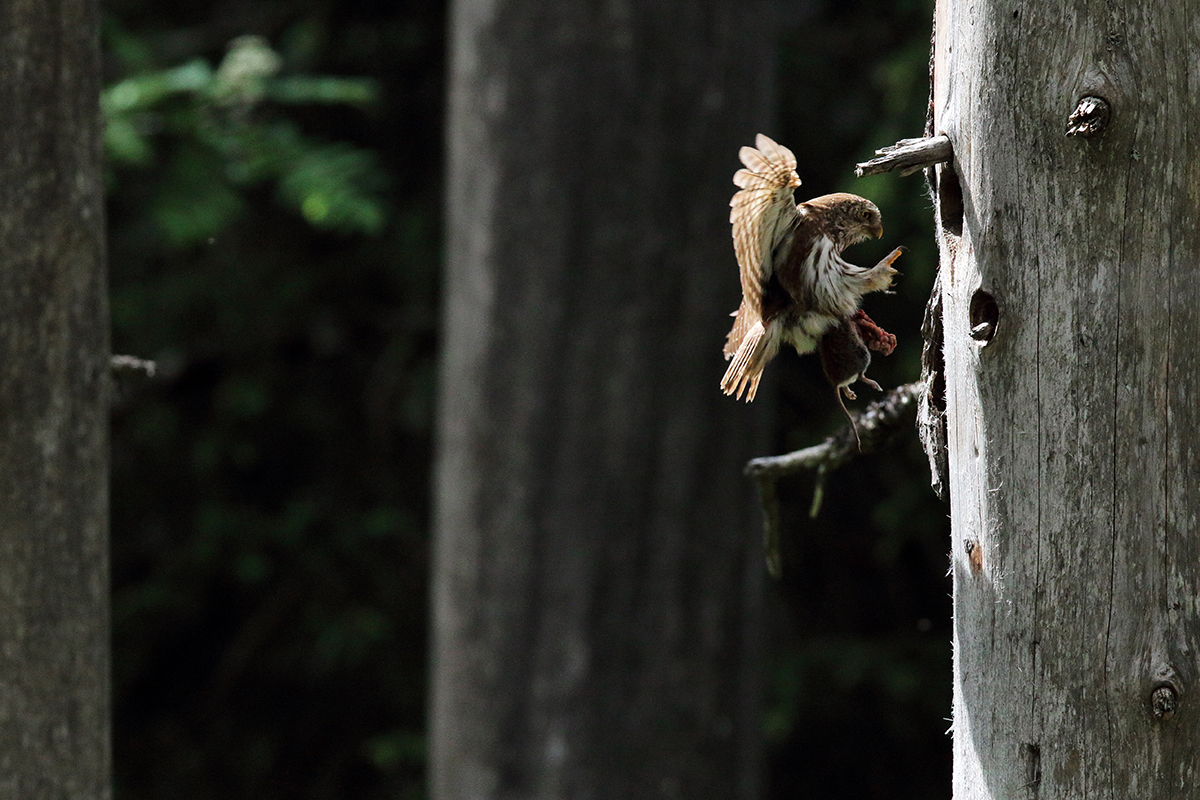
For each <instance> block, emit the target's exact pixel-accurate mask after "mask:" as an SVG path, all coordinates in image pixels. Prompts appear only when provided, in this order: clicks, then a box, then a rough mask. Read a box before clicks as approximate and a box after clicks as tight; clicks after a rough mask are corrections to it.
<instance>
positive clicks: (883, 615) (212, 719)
mask: <svg viewBox="0 0 1200 800" xmlns="http://www.w3.org/2000/svg"><path fill="white" fill-rule="evenodd" d="M778 11H779V20H778V21H779V30H778V35H779V44H778V47H779V50H778V74H777V78H776V81H775V83H776V86H777V88H778V94H779V97H778V109H779V114H778V115H779V124H778V126H777V128H776V129H775V130H772V131H765V132H767V133H770V134H772V135H773V136H774V138H776V139H777V140H778V141H780V142H782V143H784V144H786V145H788V146H789V147H791V148H792V149H793V150H795V151H796V153H797V155H798V159H799V162H800V167H799V172H800V174H801V177H802V179H803V181H804V185H803V186H802V187H801V188H800V190H798V194H799V195H802V196H805V197H808V196H814V195H818V194H823V193H826V192H831V191H837V190H847V191H855V192H857V193H860V194H864V195H867V196H868V197H870V198H872V199H873V200H875V201H876V202H877V203H878V204H879V206H880V208H881V209H882V212H883V217H884V226H885V236H884V239H883V240H882V241H881V242H872V243H870V244H864V245H860V246H857V247H856V248H854V249H852V250H851V251H850V252H849V253H848V256H850V257H851V259H852V260H854V261H855V262H857V263H862V264H870V263H874V262H875V260H877V259H878V258H879V257H881V256H882V255H883V254H884V253H886V252H887V250H888V249H890V248H891V247H892V246H894V245H895V244H899V243H903V244H905V245H906V246H907V247H908V248H909V252H908V254H907V255H906V256H905V257H904V258H903V259H902V260H901V261H900V262H899V264H898V266H899V267H900V269H901V272H902V279H901V280H900V281H899V283H898V285H897V287H896V293H895V294H894V295H891V296H872V297H870V298H868V300H867V304H866V307H867V309H868V310H869V312H870V313H871V315H872V316H873V317H874V318H875V319H876V321H878V322H879V323H880V324H881V325H883V326H884V327H885V328H887V329H888V330H890V331H892V332H893V333H896V334H897V335H898V337H899V339H900V347H899V348H898V350H897V351H896V353H895V354H894V355H892V356H891V357H889V358H887V359H877V362H876V365H875V366H874V368H873V370H872V374H873V376H874V377H875V378H876V379H877V380H879V381H880V382H881V383H882V384H883V385H885V386H893V385H896V384H899V383H903V382H907V381H910V380H915V379H916V377H917V374H918V371H919V364H918V361H919V353H920V340H919V333H918V327H919V324H920V319H921V314H922V309H923V305H924V300H925V298H926V297H927V296H928V291H929V286H930V283H931V281H932V276H933V269H934V264H935V248H934V247H933V241H932V232H931V231H932V224H931V211H930V208H929V202H928V199H927V198H926V197H925V195H924V187H923V185H922V183H921V180H920V178H919V176H912V177H909V178H903V179H902V178H898V177H894V176H884V177H879V178H872V179H865V180H858V181H856V180H855V179H854V178H853V173H852V165H853V163H854V161H856V160H863V159H865V158H866V157H867V156H868V155H870V153H871V151H872V150H873V149H874V148H875V147H879V146H882V145H884V144H888V143H891V142H893V141H895V140H897V139H899V138H903V137H906V136H915V135H919V133H920V132H921V131H922V130H923V128H924V118H925V106H926V98H927V90H928V84H927V60H928V41H929V24H930V23H929V20H930V17H931V7H930V4H928V3H926V2H911V3H905V2H895V3H885V2H882V1H880V2H860V3H835V2H833V1H832V0H828V2H799V3H788V4H784V5H781V6H779V9H778ZM106 12H107V13H106V22H105V33H104V46H105V53H106V74H105V84H106V86H108V87H109V88H108V91H107V92H106V95H105V110H106V113H107V115H108V118H109V123H110V127H109V140H108V152H109V170H108V180H109V190H110V202H109V214H110V242H111V256H110V258H111V266H110V268H111V273H112V281H113V287H112V288H113V295H112V313H113V326H114V350H115V351H116V352H121V353H132V354H136V355H140V356H144V357H150V358H154V359H156V360H157V361H158V363H159V367H160V372H159V377H158V378H156V379H155V380H153V381H150V382H139V381H137V380H129V379H127V380H125V382H124V383H123V384H122V385H121V386H120V387H119V392H118V397H117V399H116V403H115V407H114V415H113V421H114V430H113V479H114V481H113V528H112V539H113V582H114V586H113V591H114V608H113V611H114V614H113V620H114V626H115V632H114V637H115V649H114V681H115V694H114V702H115V757H116V776H117V796H119V797H131V798H134V797H139V798H140V797H145V798H150V797H160V796H167V795H169V796H172V797H180V798H192V797H195V798H199V797H214V796H221V797H231V798H237V797H246V798H251V797H253V798H272V797H278V798H322V797H362V798H375V797H380V798H382V797H409V798H418V797H423V796H425V794H424V792H425V790H424V787H423V780H424V762H425V738H424V730H425V719H424V714H425V696H426V677H425V670H426V664H425V644H426V639H427V623H426V615H427V602H426V597H427V592H428V581H427V572H428V561H427V555H428V534H427V531H428V525H429V493H430V486H429V471H430V463H431V457H432V454H431V445H430V441H431V426H432V413H433V386H434V365H435V363H436V354H437V346H438V342H437V336H436V331H437V321H438V301H439V298H438V286H439V268H440V263H441V254H440V247H441V243H440V235H441V234H440V225H441V222H440V213H441V202H442V199H441V198H442V196H441V181H442V168H443V167H442V149H443V148H442V141H443V136H444V131H443V125H442V119H443V116H442V115H443V107H444V92H443V87H444V70H445V66H446V65H445V46H444V40H445V14H446V8H445V5H444V4H443V3H439V2H412V3H406V4H403V5H402V6H401V7H400V8H399V9H398V8H397V7H396V5H395V4H385V3H371V2H340V3H331V2H324V3H322V2H301V1H299V0H295V1H292V2H274V3H273V2H266V3H263V2H255V3H251V2H226V3H217V4H214V3H199V2H196V3H189V2H177V3H174V4H170V5H165V4H161V3H149V2H134V1H133V0H130V1H129V2H110V3H107V4H106ZM247 35H256V36H259V37H261V38H260V39H247V38H239V37H245V36H247ZM231 43H232V46H231ZM746 143H747V144H749V143H750V142H749V141H747V142H746ZM728 162H729V163H728V170H727V171H728V174H729V177H732V174H733V172H734V171H735V170H736V169H737V167H738V164H737V160H736V153H735V152H731V153H729V158H728ZM725 189H727V190H728V191H729V193H730V194H732V191H733V186H732V183H730V184H729V185H728V186H726V187H725ZM728 256H729V259H728V260H729V269H730V270H731V271H733V270H735V269H736V264H735V262H734V260H733V252H732V245H730V247H729V253H728ZM737 300H738V298H737V297H736V296H733V295H731V296H730V298H729V301H728V305H729V309H730V310H733V308H734V307H735V306H736V304H737ZM721 324H722V325H724V324H725V323H724V322H722V323H721ZM721 343H722V342H721V340H720V338H719V337H718V338H717V339H716V340H714V342H713V343H712V354H713V359H714V361H716V362H718V363H719V362H720V355H719V353H720V348H721ZM716 371H717V372H718V373H719V371H720V368H719V367H718V368H717V370H716ZM771 371H774V372H775V373H776V376H777V377H776V382H775V384H774V388H775V391H777V393H778V401H777V403H776V408H777V420H776V422H775V431H776V433H775V441H774V446H773V452H782V451H783V450H785V449H789V448H794V447H799V446H804V445H807V444H811V443H814V442H816V441H819V440H820V438H821V437H822V436H824V435H825V434H827V433H828V432H830V431H831V430H833V429H834V428H836V427H837V426H838V425H840V424H841V421H840V412H839V411H838V410H837V406H836V403H835V402H834V400H833V395H832V390H830V389H829V387H828V386H827V385H826V384H825V383H824V380H823V378H822V377H821V375H820V369H819V367H818V366H817V364H816V362H815V360H814V359H800V358H797V357H795V356H794V354H784V355H783V356H781V357H780V358H779V359H777V361H776V362H775V363H774V364H773V365H772V367H771ZM770 388H771V387H770V386H765V387H764V391H765V390H769V389H770ZM713 390H714V391H717V387H716V385H715V384H714V386H713ZM869 394H870V393H869V391H864V392H863V393H861V394H860V398H862V399H860V404H861V403H862V401H863V400H866V399H869V397H868V395H869ZM731 402H732V401H731ZM769 408H770V406H769V405H766V404H764V409H769ZM927 485H928V474H927V468H926V467H925V465H924V457H923V455H922V454H921V453H920V449H919V446H918V445H917V442H916V437H915V434H913V435H911V436H909V437H908V438H907V439H905V440H903V441H902V442H900V443H899V444H898V445H897V447H896V448H895V449H894V450H892V451H889V452H887V453H883V454H880V455H877V456H873V457H871V458H870V459H864V460H863V461H862V462H860V463H855V464H852V465H850V466H849V467H847V468H845V469H843V470H842V471H841V472H839V473H837V474H835V475H833V476H831V478H830V480H829V483H828V486H827V489H826V497H825V502H824V507H823V510H822V512H821V515H820V516H819V518H818V519H816V520H809V519H808V518H807V506H808V501H809V491H810V488H811V487H810V486H809V485H808V484H807V482H806V481H805V480H803V479H797V480H794V481H791V482H788V483H785V484H783V485H781V487H780V489H781V494H782V495H783V497H784V500H785V501H786V502H787V506H786V508H785V524H786V525H787V531H788V533H787V535H785V539H784V580H783V581H782V582H781V583H779V584H772V585H771V586H769V587H768V592H767V598H768V606H767V607H768V625H767V649H768V659H767V663H766V665H765V670H766V671H765V678H766V680H765V687H766V701H765V703H766V705H765V714H764V720H763V726H764V734H765V736H766V740H767V743H768V764H767V771H768V775H767V782H766V785H767V789H768V790H767V792H766V793H765V794H766V796H768V797H792V796H796V795H797V794H798V793H800V792H803V793H804V794H805V796H808V797H829V798H832V797H839V798H840V797H846V796H861V797H872V798H910V797H911V798H917V797H921V798H927V797H938V796H948V795H949V770H950V761H949V741H948V739H947V738H946V737H945V736H944V735H943V733H944V730H945V727H946V724H947V723H945V722H944V721H943V720H944V718H946V717H948V716H949V695H950V692H949V684H950V681H949V679H950V671H949V655H950V643H949V630H950V629H949V619H948V617H949V602H948V598H947V593H948V590H949V583H948V581H947V580H946V578H945V577H944V573H945V567H946V558H945V552H946V549H947V547H946V538H945V537H946V531H947V527H948V526H947V525H946V522H945V519H946V513H947V510H948V509H947V508H946V507H945V506H943V505H941V504H939V503H938V502H937V501H936V499H935V498H933V496H932V494H931V493H930V492H929V490H928V488H927Z"/></svg>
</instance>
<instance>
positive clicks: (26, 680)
mask: <svg viewBox="0 0 1200 800" xmlns="http://www.w3.org/2000/svg"><path fill="white" fill-rule="evenodd" d="M98 31H99V13H98V8H97V4H96V3H95V2H92V1H91V0H64V1H63V2H58V3H42V2H35V0H16V1H15V2H8V3H4V4H3V5H2V6H0V109H3V110H4V111H3V114H0V796H4V797H30V798H43V797H45V798H49V797H72V798H99V797H108V796H109V794H110V790H109V737H108V734H109V723H108V697H109V695H108V677H109V655H108V654H109V648H108V638H109V637H108V566H107V565H108V538H107V536H108V505H107V502H108V500H107V498H108V477H107V472H108V455H107V453H108V449H107V448H108V398H107V386H108V314H107V303H106V297H105V295H106V292H107V288H108V287H107V281H106V278H105V269H104V214H103V211H104V207H103V185H102V182H101V174H100V154H101V151H100V130H101V121H100V111H99V105H98V100H99V89H100V86H99V75H100V58H99V42H98Z"/></svg>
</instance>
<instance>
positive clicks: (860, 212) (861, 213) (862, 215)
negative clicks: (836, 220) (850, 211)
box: [858, 208, 871, 222]
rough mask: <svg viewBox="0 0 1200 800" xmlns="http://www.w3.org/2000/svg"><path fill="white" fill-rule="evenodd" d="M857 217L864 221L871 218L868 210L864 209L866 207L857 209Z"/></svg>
mask: <svg viewBox="0 0 1200 800" xmlns="http://www.w3.org/2000/svg"><path fill="white" fill-rule="evenodd" d="M858 218H859V219H861V220H862V221H863V222H866V221H867V220H869V219H870V218H871V212H870V210H869V209H866V208H860V209H859V210H858Z"/></svg>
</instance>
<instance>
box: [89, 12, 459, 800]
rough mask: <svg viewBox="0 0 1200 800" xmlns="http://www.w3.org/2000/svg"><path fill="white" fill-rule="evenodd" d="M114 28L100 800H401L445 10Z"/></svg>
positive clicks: (110, 52)
mask: <svg viewBox="0 0 1200 800" xmlns="http://www.w3.org/2000/svg"><path fill="white" fill-rule="evenodd" d="M109 12H110V17H109V19H108V20H107V21H106V24H105V35H104V46H105V51H106V56H107V58H108V63H109V65H110V71H111V72H110V75H109V76H108V88H107V89H106V90H105V92H104V96H103V109H104V113H105V115H106V119H107V121H108V128H107V139H106V144H107V148H108V153H109V175H108V184H109V189H110V192H109V208H108V211H109V226H110V227H109V242H110V259H109V263H110V272H111V281H112V292H111V303H110V305H111V309H112V318H113V340H114V348H115V349H116V350H117V351H118V352H125V353H137V354H140V355H143V356H145V357H148V358H153V359H155V360H156V361H157V362H158V367H159V370H158V377H156V378H155V379H154V380H152V381H138V380H126V381H125V382H123V383H122V384H121V385H119V386H118V387H117V396H116V399H115V403H114V411H113V438H112V448H113V454H112V470H113V480H112V506H113V516H112V540H113V556H112V559H113V561H112V571H113V626H114V634H113V636H114V667H113V672H114V676H113V677H114V697H113V701H114V715H115V726H114V730H115V740H114V755H115V767H116V795H117V796H118V797H123V798H130V799H133V798H159V797H171V798H175V799H176V800H201V798H212V797H222V798H230V800H236V798H247V799H249V798H253V799H254V800H270V799H271V798H279V800H283V799H284V798H287V800H293V799H294V798H313V799H314V800H315V799H316V798H332V797H338V798H345V797H357V798H385V797H387V798H395V797H402V798H411V799H412V800H416V799H417V798H420V797H422V796H423V792H424V789H423V768H424V763H423V746H422V742H423V733H422V731H423V725H424V698H425V675H424V671H425V666H424V659H423V652H424V641H425V637H426V610H425V596H426V593H427V590H426V585H427V583H426V574H425V573H426V555H425V553H426V547H427V543H426V535H427V534H426V529H427V519H428V513H429V512H428V496H429V486H428V471H429V462H430V418H431V403H432V400H431V398H432V390H433V387H432V375H433V352H434V346H435V341H436V335H435V327H434V326H435V322H436V315H435V313H434V310H433V309H434V307H435V303H436V293H435V288H436V285H437V268H438V261H439V243H438V239H437V235H438V225H437V213H438V202H437V197H438V186H439V179H440V172H439V165H438V164H437V163H436V160H431V159H428V158H425V159H421V158H419V157H417V156H418V154H420V153H427V152H430V151H436V149H437V142H438V141H439V139H440V131H439V129H438V120H439V108H440V102H441V97H440V92H438V91H435V90H433V91H431V89H432V88H434V87H437V86H438V81H439V78H438V75H439V74H440V61H439V57H440V56H439V50H438V47H440V42H441V40H442V37H441V35H440V26H441V24H442V17H443V9H442V8H441V6H440V5H436V4H433V5H429V6H421V5H419V4H418V5H413V6H412V7H410V8H407V9H406V10H404V11H403V12H400V11H397V10H395V9H390V8H380V9H373V10H364V7H363V6H362V5H361V4H358V5H356V4H354V3H347V4H343V5H342V6H341V7H340V8H339V9H336V10H333V9H331V8H329V7H326V6H320V5H319V4H317V5H314V4H310V5H303V4H298V3H288V4H281V5H278V6H271V7H270V8H267V7H266V6H264V5H257V4H253V3H245V4H243V3H236V2H235V3H232V4H225V5H222V6H221V7H220V8H213V7H211V4H208V3H190V2H189V1H188V0H180V2H178V3H175V4H157V3H150V2H149V1H148V0H119V2H113V3H110V7H109ZM414 28H415V29H418V30H427V31H430V32H428V33H426V35H425V36H423V37H422V38H421V41H423V42H424V43H425V44H424V45H422V46H421V47H416V48H414V47H412V46H410V42H411V39H412V35H411V30H412V29H414ZM246 30H251V31H256V32H257V34H258V35H256V36H250V37H245V36H241V37H238V38H235V39H234V41H233V43H232V44H231V45H230V46H229V47H226V42H227V40H228V39H229V38H230V36H231V35H233V34H231V33H230V31H246ZM267 42H273V43H276V46H275V47H271V46H268V44H267ZM342 76H366V77H361V78H359V77H342ZM384 86H386V87H387V91H388V92H389V94H391V95H393V96H394V97H395V98H398V99H397V100H394V101H392V102H389V103H387V104H384V103H380V102H379V98H380V96H381V95H382V93H383V92H384V88H383V87H384ZM397 131H400V132H402V133H403V136H396V132H397Z"/></svg>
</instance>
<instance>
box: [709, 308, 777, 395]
mask: <svg viewBox="0 0 1200 800" xmlns="http://www.w3.org/2000/svg"><path fill="white" fill-rule="evenodd" d="M766 333H767V331H766V329H765V328H764V327H763V324H762V322H761V321H759V322H755V323H754V325H752V326H751V327H750V329H749V330H748V331H746V335H745V336H744V337H743V338H742V343H741V345H740V346H739V347H738V349H737V352H736V353H735V354H734V356H733V360H732V361H731V362H729V369H727V370H725V377H724V378H722V379H721V389H723V390H724V392H725V394H732V395H736V396H737V398H738V399H739V400H741V399H742V394H743V393H745V395H746V402H747V403H749V402H751V401H752V400H754V395H755V394H757V393H758V382H759V381H760V380H762V373H763V369H764V368H765V367H766V366H767V362H768V361H770V360H771V359H772V358H774V357H775V353H776V351H778V350H779V343H778V340H777V338H776V337H774V336H767V335H766Z"/></svg>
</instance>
